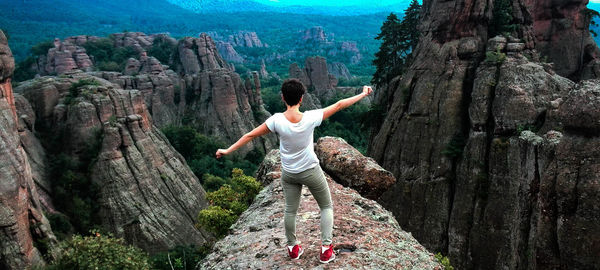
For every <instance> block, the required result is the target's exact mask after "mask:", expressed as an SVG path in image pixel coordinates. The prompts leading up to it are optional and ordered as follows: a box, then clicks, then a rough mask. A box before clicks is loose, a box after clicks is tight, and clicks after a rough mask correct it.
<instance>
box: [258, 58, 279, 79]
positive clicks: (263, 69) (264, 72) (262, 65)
mask: <svg viewBox="0 0 600 270" xmlns="http://www.w3.org/2000/svg"><path fill="white" fill-rule="evenodd" d="M258 73H259V74H260V77H261V78H262V79H268V78H270V77H271V75H270V74H269V72H267V65H266V64H265V60H264V59H263V60H262V61H261V62H260V70H259V71H258ZM273 77H275V76H273Z"/></svg>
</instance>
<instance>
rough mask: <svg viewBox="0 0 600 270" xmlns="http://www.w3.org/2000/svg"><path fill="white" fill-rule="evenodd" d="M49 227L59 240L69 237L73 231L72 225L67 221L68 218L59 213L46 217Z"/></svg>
mask: <svg viewBox="0 0 600 270" xmlns="http://www.w3.org/2000/svg"><path fill="white" fill-rule="evenodd" d="M47 217H48V221H49V222H50V227H52V231H53V232H54V234H55V235H56V237H57V238H58V239H59V240H64V239H66V238H67V236H68V235H71V234H72V233H73V232H74V231H73V225H71V222H70V221H69V218H68V217H67V216H65V215H63V214H61V213H54V214H50V215H47Z"/></svg>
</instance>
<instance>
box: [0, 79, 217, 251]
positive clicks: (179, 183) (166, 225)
mask: <svg viewBox="0 0 600 270" xmlns="http://www.w3.org/2000/svg"><path fill="white" fill-rule="evenodd" d="M83 80H87V81H94V82H95V83H94V84H90V85H84V86H80V87H79V88H75V89H72V86H73V84H74V83H77V82H81V81H83ZM16 90H17V91H18V92H20V93H22V94H23V96H24V97H26V98H27V100H28V101H29V103H31V108H32V111H33V112H35V118H37V122H38V123H42V125H41V126H39V125H38V126H37V127H36V129H37V130H38V134H39V135H40V139H41V140H42V141H44V142H45V145H48V143H49V140H52V138H57V139H58V140H59V141H58V142H55V143H58V144H59V145H61V148H60V151H61V153H64V154H66V155H68V156H70V157H72V158H74V159H76V160H79V159H82V156H83V155H86V154H89V153H88V152H89V149H88V148H87V146H88V145H89V144H90V142H93V141H95V140H98V139H99V140H100V147H99V151H98V153H97V156H95V157H94V158H93V160H95V161H93V162H92V163H90V166H89V176H90V178H91V180H92V181H93V182H94V183H95V184H97V185H98V186H99V187H101V188H100V189H99V194H98V201H97V202H95V203H97V204H98V205H99V208H100V209H99V213H97V214H98V215H99V220H101V222H102V224H101V225H102V226H103V227H104V228H106V229H107V230H109V231H111V232H113V233H114V234H115V235H116V236H118V237H123V238H125V239H126V241H127V242H129V243H131V244H135V245H136V246H139V247H141V248H144V249H145V250H147V251H149V252H156V251H163V250H166V249H168V248H172V247H174V246H176V245H186V244H196V245H198V244H202V243H204V242H206V241H207V240H209V239H211V237H212V236H211V235H209V234H207V233H205V232H203V231H202V230H198V229H196V228H195V227H194V223H195V216H196V215H197V213H198V212H199V211H200V210H201V209H202V208H204V207H206V206H207V201H206V199H205V198H204V196H205V192H204V190H203V189H202V186H201V185H200V182H199V180H198V179H197V178H196V177H195V176H194V174H193V173H192V172H191V170H190V169H189V168H188V167H187V165H186V164H185V160H184V159H183V158H182V157H181V155H179V154H178V153H177V152H176V151H175V150H174V149H173V148H172V147H171V146H170V145H169V143H168V141H167V139H166V138H165V137H164V136H163V135H162V134H161V133H160V131H158V129H157V128H156V127H155V126H154V125H152V119H151V116H150V113H149V112H148V110H147V109H146V106H145V102H144V97H143V94H142V93H141V92H140V91H139V90H123V89H120V87H119V86H118V85H115V84H113V83H110V82H108V81H106V80H103V79H101V78H98V77H95V76H92V75H90V74H87V73H76V74H73V75H64V76H61V77H42V78H39V79H34V80H32V81H27V82H24V83H22V84H21V85H20V86H19V87H18V88H17V89H16ZM75 92H76V93H77V94H74V93H75ZM23 103H24V104H26V102H23ZM23 111H27V110H26V109H25V110H23ZM29 147H31V148H29ZM37 147H39V146H36V145H33V144H32V145H27V148H28V149H26V150H27V153H34V152H36V151H40V150H39V149H37ZM3 179H4V178H3ZM47 181H53V179H48V180H47ZM50 192H51V191H50Z"/></svg>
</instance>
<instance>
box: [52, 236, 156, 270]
mask: <svg viewBox="0 0 600 270" xmlns="http://www.w3.org/2000/svg"><path fill="white" fill-rule="evenodd" d="M92 234H93V235H91V236H85V237H84V236H80V235H75V236H73V238H71V239H70V240H68V241H66V242H63V244H62V252H61V254H60V257H59V258H58V259H57V260H56V261H54V262H53V263H52V264H51V265H50V266H49V267H48V269H57V270H58V269H61V270H63V269H64V270H69V269H132V270H137V269H150V263H149V262H148V255H147V254H146V253H145V252H143V251H142V250H140V249H138V248H136V247H133V246H130V245H126V244H125V241H124V240H123V239H121V238H114V237H112V236H111V235H101V234H100V233H98V232H92Z"/></svg>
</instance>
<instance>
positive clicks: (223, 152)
mask: <svg viewBox="0 0 600 270" xmlns="http://www.w3.org/2000/svg"><path fill="white" fill-rule="evenodd" d="M227 154H229V153H228V152H227V149H219V150H217V153H216V154H215V156H216V157H217V158H221V157H222V156H224V155H227Z"/></svg>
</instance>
